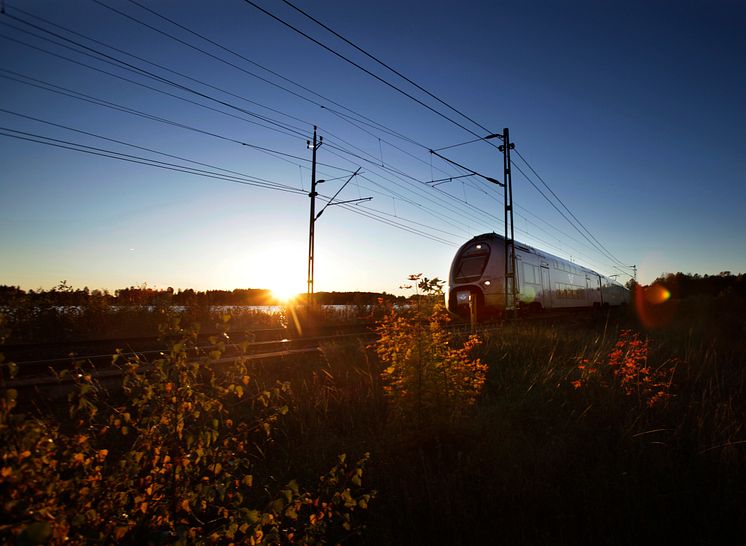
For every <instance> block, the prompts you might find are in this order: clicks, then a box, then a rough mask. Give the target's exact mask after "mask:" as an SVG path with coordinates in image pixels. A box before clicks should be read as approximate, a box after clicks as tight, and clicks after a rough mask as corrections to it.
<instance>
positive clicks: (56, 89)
mask: <svg viewBox="0 0 746 546" xmlns="http://www.w3.org/2000/svg"><path fill="white" fill-rule="evenodd" d="M0 72H7V73H9V74H14V75H16V76H20V77H22V78H27V79H29V80H31V81H35V82H37V83H39V84H42V85H36V84H33V83H30V82H26V81H23V80H20V79H18V78H14V77H9V76H3V75H1V74H0V78H4V79H8V80H12V81H16V82H18V83H22V84H24V85H29V86H32V87H37V88H39V89H43V90H45V91H48V92H50V93H57V94H61V95H64V96H67V97H70V98H74V99H78V100H81V101H84V102H88V103H91V104H95V105H97V106H103V107H105V108H110V109H113V110H117V111H121V112H124V113H127V114H131V115H134V116H138V117H142V118H144V119H149V120H151V121H157V122H160V123H164V124H167V125H172V126H174V127H178V128H181V129H185V130H189V131H194V132H197V133H201V134H204V135H207V136H211V137H214V138H218V139H221V140H225V141H229V142H234V143H236V144H240V145H241V146H246V147H248V148H252V149H255V150H258V151H261V152H264V153H268V154H270V155H272V156H273V157H276V158H277V156H282V157H279V159H282V158H283V157H289V158H292V159H295V160H298V161H304V162H310V160H309V159H308V158H305V157H302V156H296V155H293V154H288V153H286V152H281V151H279V150H274V149H271V148H266V147H264V146H258V145H256V144H251V143H248V142H245V141H242V140H239V139H235V138H231V137H226V136H224V135H220V134H218V133H214V132H212V131H207V130H205V129H199V128H197V127H193V126H191V125H187V124H185V123H181V122H177V121H173V120H169V119H167V118H163V117H160V116H155V115H153V114H148V113H146V112H142V111H140V110H136V109H134V108H129V107H127V106H122V105H119V104H116V103H113V102H110V101H106V100H104V99H100V98H97V97H94V96H92V95H87V94H85V93H81V92H79V91H74V90H71V89H67V88H65V87H61V86H58V85H55V84H52V83H49V82H45V81H43V80H39V79H36V78H32V77H30V76H27V75H25V74H20V73H18V72H14V71H12V70H5V69H2V68H0ZM44 85H46V86H49V87H51V88H52V89H48V88H46V87H44ZM239 119H241V118H239ZM292 164H293V165H297V164H296V163H292ZM319 164H320V165H324V166H326V167H329V168H333V169H338V170H341V171H346V172H352V171H348V170H347V169H343V168H341V167H337V166H336V165H330V164H327V163H319Z"/></svg>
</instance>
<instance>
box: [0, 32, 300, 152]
mask: <svg viewBox="0 0 746 546" xmlns="http://www.w3.org/2000/svg"><path fill="white" fill-rule="evenodd" d="M0 23H2V24H4V25H6V26H10V27H11V28H14V29H17V27H13V26H12V25H8V24H7V23H5V22H0ZM17 30H21V32H26V33H28V34H30V35H32V36H35V37H38V38H40V39H42V40H46V41H49V42H51V43H53V44H55V45H59V46H60V47H64V48H66V49H68V50H70V51H74V52H76V53H83V52H80V51H77V50H75V49H72V48H70V47H69V46H65V45H63V44H59V43H57V42H54V41H53V40H49V39H47V38H43V37H40V36H37V35H35V34H33V33H30V32H28V31H25V30H22V29H17ZM0 38H2V39H4V40H8V41H11V42H15V43H18V44H21V45H23V46H25V47H28V48H31V49H35V50H37V51H40V52H42V53H45V54H47V55H51V56H53V57H57V58H59V59H63V60H65V61H68V62H70V63H73V64H76V65H78V66H82V67H85V68H88V69H90V70H94V71H96V72H100V73H101V74H106V75H107V76H111V77H113V78H116V79H119V80H122V81H125V82H128V83H131V84H133V85H137V86H139V87H143V88H145V89H149V90H151V91H155V92H156V93H160V94H162V95H166V96H169V97H172V98H175V99H178V100H180V101H183V102H188V103H190V104H193V105H195V106H199V107H200V108H205V109H207V110H211V111H213V112H217V113H220V114H223V115H225V116H229V117H232V118H235V119H239V120H241V121H243V122H245V123H250V124H252V125H257V126H259V127H262V128H264V129H268V130H270V131H276V132H278V133H281V134H284V135H286V136H290V137H292V138H297V139H300V140H303V139H304V137H303V136H302V135H303V133H300V132H298V131H293V132H290V131H289V130H287V129H285V128H284V127H283V128H278V127H279V125H278V127H271V126H267V125H263V124H261V123H259V122H256V121H252V120H249V119H246V118H243V117H240V116H237V115H235V114H231V113H229V112H224V111H223V110H219V109H217V108H214V107H212V106H208V105H206V104H202V103H200V102H196V101H193V100H190V99H188V98H186V97H180V96H179V95H174V94H173V93H169V92H168V91H164V90H163V89H158V88H157V87H152V86H150V85H147V84H145V83H142V82H138V81H135V80H131V79H129V78H126V77H124V76H122V75H120V74H115V73H113V72H109V71H107V70H104V69H102V68H98V67H95V66H92V65H89V64H86V63H84V62H82V61H78V60H75V59H71V58H70V57H66V56H65V55H61V54H59V53H54V52H53V51H49V50H48V49H44V48H42V47H38V46H35V45H32V44H29V43H28V42H24V41H23V40H18V39H16V38H11V37H10V36H5V35H0ZM84 54H86V53H84ZM86 55H89V56H91V57H92V55H90V54H86ZM93 58H95V57H93ZM96 60H99V61H102V59H97V58H96ZM104 62H106V61H104ZM107 64H111V65H113V63H110V62H109V63H107ZM113 66H117V67H118V68H124V67H119V66H118V65H113ZM124 69H125V70H129V69H127V68H124ZM129 71H130V72H136V71H133V70H129ZM136 73H137V72H136ZM242 113H245V114H247V115H250V116H252V117H257V118H259V119H267V118H264V117H263V116H260V115H258V114H255V113H253V112H250V111H248V110H244V111H243V112H242Z"/></svg>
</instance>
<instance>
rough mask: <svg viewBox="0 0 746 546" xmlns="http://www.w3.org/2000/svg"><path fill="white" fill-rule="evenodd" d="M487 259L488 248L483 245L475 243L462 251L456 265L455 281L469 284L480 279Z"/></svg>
mask: <svg viewBox="0 0 746 546" xmlns="http://www.w3.org/2000/svg"><path fill="white" fill-rule="evenodd" d="M489 257H490V247H489V245H487V244H485V243H475V244H473V245H470V246H469V247H467V248H466V249H464V251H463V252H462V253H461V256H460V258H459V261H458V263H457V264H456V274H455V280H456V281H457V282H470V281H473V280H476V279H478V278H479V277H481V276H482V272H483V271H484V268H485V266H486V265H487V260H488V259H489Z"/></svg>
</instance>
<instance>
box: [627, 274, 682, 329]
mask: <svg viewBox="0 0 746 546" xmlns="http://www.w3.org/2000/svg"><path fill="white" fill-rule="evenodd" d="M635 309H636V310H637V316H638V317H639V318H640V321H641V322H642V324H643V325H644V326H645V327H646V328H661V327H663V326H666V325H667V324H669V323H670V322H671V320H672V319H673V317H674V315H675V313H676V300H673V299H671V291H670V290H669V289H668V288H666V287H665V286H663V285H660V284H653V285H650V286H645V287H642V286H638V287H637V288H636V289H635Z"/></svg>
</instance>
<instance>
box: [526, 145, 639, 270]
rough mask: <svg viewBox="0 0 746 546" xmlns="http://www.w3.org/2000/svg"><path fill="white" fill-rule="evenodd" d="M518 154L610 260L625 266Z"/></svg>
mask: <svg viewBox="0 0 746 546" xmlns="http://www.w3.org/2000/svg"><path fill="white" fill-rule="evenodd" d="M516 154H518V157H520V158H521V160H522V161H523V162H524V163H525V164H526V166H527V167H528V168H529V169H531V172H532V173H534V175H536V178H538V179H539V180H540V181H541V183H542V184H543V185H544V187H545V188H546V189H548V190H549V192H550V193H551V194H552V195H553V196H554V198H555V199H556V200H557V201H558V202H559V203H560V204H561V205H562V207H563V208H564V209H565V210H566V211H567V212H568V214H569V215H570V216H572V217H573V219H574V220H575V221H576V222H577V223H578V225H579V226H580V227H582V228H583V229H584V230H585V231H586V233H588V235H590V237H591V238H592V239H593V240H594V241H595V242H596V243H598V245H599V246H600V247H601V248H602V249H603V250H604V251H605V252H606V254H607V256H608V257H610V258H612V260H613V261H615V262H616V263H617V264H619V265H624V263H623V262H622V261H621V260H618V259H617V258H616V257H615V256H614V255H613V254H611V252H609V251H608V250H607V249H606V247H604V246H603V245H602V244H601V243H600V242H599V240H598V239H596V237H595V236H594V235H593V233H592V232H591V231H590V230H589V229H588V228H587V227H585V226H584V225H583V223H582V222H581V221H580V220H578V218H577V216H575V215H574V214H573V213H572V211H571V210H570V209H569V208H567V205H565V203H563V202H562V200H561V199H560V198H559V197H558V196H557V194H556V193H554V191H553V190H552V188H550V187H549V185H548V184H547V183H546V182H545V181H544V179H543V178H542V177H541V176H539V173H537V172H536V170H535V169H534V168H533V167H532V166H531V164H530V163H529V162H528V161H527V160H526V158H525V157H523V155H521V153H520V152H519V151H518V150H516ZM524 176H525V175H524ZM625 267H628V266H625Z"/></svg>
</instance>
